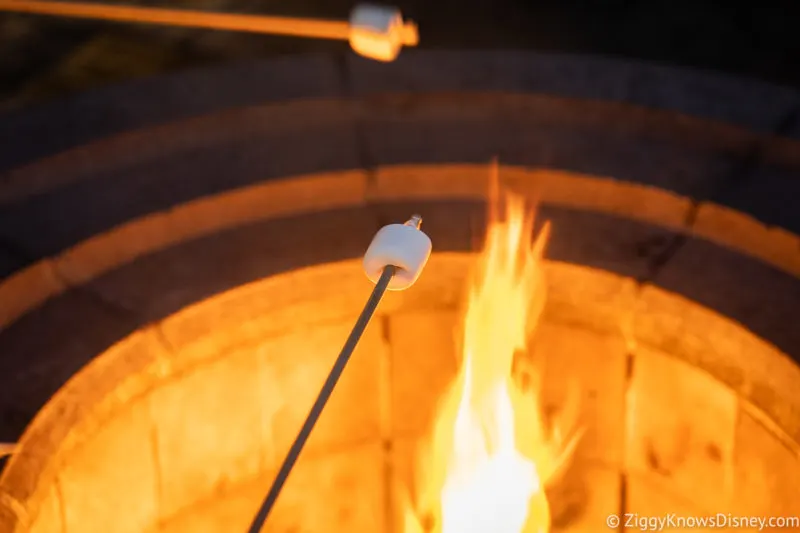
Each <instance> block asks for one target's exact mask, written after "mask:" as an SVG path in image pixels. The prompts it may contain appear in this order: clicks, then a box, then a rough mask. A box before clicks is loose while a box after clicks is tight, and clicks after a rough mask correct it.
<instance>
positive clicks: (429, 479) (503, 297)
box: [405, 165, 577, 533]
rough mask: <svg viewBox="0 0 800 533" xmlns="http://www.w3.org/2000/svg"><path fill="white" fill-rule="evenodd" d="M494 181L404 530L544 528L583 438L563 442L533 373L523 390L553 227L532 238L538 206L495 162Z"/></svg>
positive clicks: (466, 532)
mask: <svg viewBox="0 0 800 533" xmlns="http://www.w3.org/2000/svg"><path fill="white" fill-rule="evenodd" d="M490 183H491V185H492V186H491V190H490V198H489V224H488V229H487V235H486V242H485V246H484V250H483V252H482V254H481V256H480V258H479V262H478V269H477V271H476V275H475V276H474V279H473V281H472V284H471V287H470V292H469V298H468V306H467V309H466V313H465V316H464V319H463V334H462V337H461V345H462V346H461V353H462V361H461V366H460V370H459V373H458V375H457V377H456V379H455V381H454V383H453V384H452V386H451V389H450V390H449V391H448V393H447V394H446V395H445V397H444V399H443V402H442V405H441V407H440V410H439V413H438V415H437V417H436V420H435V424H434V427H433V433H432V438H431V442H430V443H429V447H428V448H426V449H423V450H422V451H423V453H422V456H421V460H422V461H421V463H420V466H419V468H418V472H417V479H416V480H415V481H416V484H417V485H418V487H417V488H418V494H417V499H416V500H417V501H416V503H417V506H416V512H414V511H412V510H411V509H410V508H407V513H406V516H405V518H406V524H405V533H422V532H423V531H428V532H436V533H546V532H548V531H549V530H550V523H551V516H550V506H549V503H548V501H547V496H546V495H545V490H544V489H545V484H546V482H548V481H549V480H551V479H553V478H555V477H556V476H557V474H558V473H559V471H560V467H561V466H563V464H564V462H565V459H566V457H568V456H569V455H570V453H571V450H572V449H573V448H574V445H575V441H576V439H577V437H574V438H572V439H569V440H567V441H564V442H562V440H561V439H560V438H559V436H560V433H558V432H557V431H556V432H554V431H553V430H552V429H548V426H549V424H548V423H547V421H546V420H545V419H544V417H543V415H542V412H541V409H540V404H539V403H540V402H539V398H538V396H539V395H538V393H537V389H538V388H537V386H536V384H535V382H536V380H534V386H533V388H532V390H524V389H523V388H522V387H521V385H520V383H519V380H515V376H514V373H513V372H512V369H513V367H514V362H515V356H516V355H517V354H519V353H521V352H524V351H525V350H526V346H527V341H528V339H529V338H530V336H531V334H532V332H533V329H534V328H535V326H536V324H537V323H538V321H539V317H540V315H541V312H542V309H543V306H544V302H545V279H544V272H543V267H542V255H543V252H544V249H545V247H546V245H547V241H548V238H549V234H550V226H549V224H545V225H544V228H543V229H542V230H541V231H540V232H539V233H538V234H537V235H536V237H535V239H532V236H533V232H534V220H535V212H534V210H532V209H527V208H526V204H525V202H524V200H523V199H522V198H520V197H518V196H515V195H513V194H509V193H506V194H504V195H503V196H502V198H501V196H500V194H499V192H498V177H497V166H496V165H494V166H493V172H492V179H491V180H490ZM501 200H502V201H501ZM501 212H502V216H501ZM531 241H533V243H532V244H531ZM420 516H426V517H429V518H431V519H432V520H431V522H432V523H424V522H425V521H424V520H423V521H421V520H420V518H419V517H420Z"/></svg>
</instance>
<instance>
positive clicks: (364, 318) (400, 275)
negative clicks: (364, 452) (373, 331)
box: [248, 215, 431, 533]
mask: <svg viewBox="0 0 800 533" xmlns="http://www.w3.org/2000/svg"><path fill="white" fill-rule="evenodd" d="M421 225H422V217H420V216H419V215H414V216H412V217H411V219H410V220H409V221H408V222H406V223H405V224H392V225H389V226H385V227H384V228H383V229H381V231H379V232H378V233H377V234H376V235H375V238H374V239H373V241H372V244H371V245H370V247H369V249H368V250H367V253H366V254H365V257H364V267H365V270H366V271H367V275H368V276H370V278H371V279H373V281H375V288H374V289H372V294H371V295H370V297H369V299H368V300H367V303H366V305H365V306H364V309H363V310H362V311H361V315H360V316H359V317H358V320H357V321H356V324H355V326H353V329H352V331H351V332H350V336H349V337H348V338H347V341H345V343H344V347H343V348H342V351H341V352H340V353H339V356H338V357H337V358H336V361H335V362H334V364H333V367H332V368H331V371H330V373H329V374H328V377H327V379H326V380H325V383H324V384H323V385H322V389H320V391H319V394H318V395H317V399H316V401H315V402H314V405H313V406H312V407H311V410H310V411H309V413H308V416H307V417H306V420H305V422H304V423H303V426H302V427H301V428H300V432H299V433H298V434H297V437H296V438H295V440H294V442H293V443H292V446H291V448H289V452H288V453H287V454H286V458H285V459H284V460H283V464H282V465H281V468H280V470H278V474H277V475H276V476H275V480H274V481H273V482H272V486H271V487H270V489H269V492H268V493H267V496H266V497H265V498H264V501H263V502H262V504H261V507H260V508H259V510H258V512H257V513H256V516H255V518H254V519H253V522H252V524H251V525H250V529H249V530H248V533H261V529H262V528H263V527H264V523H265V522H266V520H267V517H268V516H269V513H270V511H272V508H273V507H274V506H275V502H276V501H277V500H278V496H279V495H280V493H281V490H282V489H283V486H284V484H285V483H286V480H287V479H288V477H289V474H290V473H291V472H292V469H293V468H294V465H295V463H296V462H297V459H298V457H299V456H300V453H301V452H302V451H303V447H304V446H305V444H306V441H307V440H308V437H309V436H310V435H311V431H312V430H313V429H314V425H315V424H316V423H317V420H318V419H319V416H320V415H321V414H322V410H323V409H324V408H325V404H326V403H327V402H328V399H329V398H330V396H331V393H332V392H333V389H334V388H335V387H336V383H337V382H338V381H339V378H340V377H341V375H342V372H343V371H344V368H345V366H346V365H347V362H348V361H349V360H350V356H351V355H352V354H353V351H354V350H355V348H356V346H357V345H358V341H359V340H360V339H361V335H362V334H363V333H364V330H365V329H366V328H367V325H368V324H369V321H370V319H371V318H372V316H373V315H374V314H375V310H376V309H377V308H378V304H379V303H380V301H381V299H382V298H383V295H384V294H385V293H386V291H387V290H403V289H406V288H408V287H410V286H411V285H412V284H413V283H414V282H415V281H416V279H417V278H418V277H419V274H420V273H421V271H422V269H423V268H424V266H425V264H426V263H427V260H428V257H429V255H430V251H431V242H430V239H429V238H428V237H427V235H425V234H424V233H422V231H419V230H420V226H421ZM392 260H394V261H395V262H396V263H398V264H402V265H403V267H402V268H401V267H398V266H395V265H394V264H390V263H389V261H392ZM379 264H380V265H381V268H382V272H381V274H380V277H378V278H377V280H375V279H374V272H375V266H376V265H379ZM393 281H395V282H396V283H395V287H394V288H393V287H392V286H391V283H392V282H393Z"/></svg>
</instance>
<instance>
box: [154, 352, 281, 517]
mask: <svg viewBox="0 0 800 533" xmlns="http://www.w3.org/2000/svg"><path fill="white" fill-rule="evenodd" d="M177 356H178V357H179V354H178V355H177ZM272 386H274V385H273V383H271V382H269V381H266V380H265V379H263V378H262V376H261V373H260V372H259V361H258V356H257V353H255V352H250V353H248V352H243V353H236V354H230V355H227V356H225V357H222V358H221V359H219V360H218V361H215V362H211V363H208V364H206V365H203V366H200V367H199V368H196V369H194V370H193V371H189V372H187V373H185V374H184V375H178V376H174V377H173V379H172V380H171V381H170V382H169V383H166V384H164V385H163V386H161V387H159V388H158V389H156V390H154V391H153V392H152V393H151V394H150V395H149V398H148V399H147V402H148V404H149V407H150V410H151V413H152V418H153V424H154V432H155V433H154V439H155V447H156V451H157V454H158V465H159V469H160V471H159V476H160V477H159V480H160V484H161V490H160V501H159V510H160V513H162V514H164V515H167V516H168V515H171V514H173V513H174V512H177V510H178V509H181V508H182V507H184V506H187V505H189V504H191V503H192V502H193V501H194V500H195V499H196V498H198V495H203V494H209V493H213V492H215V491H218V490H219V489H220V487H221V486H224V485H225V484H229V483H236V482H238V481H239V480H241V479H243V478H250V477H253V476H255V475H256V474H257V473H258V472H259V471H260V469H261V468H262V467H263V466H264V465H263V457H262V450H263V449H264V446H265V442H266V439H267V437H268V436H267V435H264V434H263V415H262V412H263V409H264V408H265V406H264V405H262V400H263V389H265V388H266V389H269V388H271V387H272Z"/></svg>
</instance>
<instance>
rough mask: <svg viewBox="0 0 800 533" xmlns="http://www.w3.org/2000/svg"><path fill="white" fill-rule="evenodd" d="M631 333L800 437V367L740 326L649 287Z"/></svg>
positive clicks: (681, 298) (638, 304)
mask: <svg viewBox="0 0 800 533" xmlns="http://www.w3.org/2000/svg"><path fill="white" fill-rule="evenodd" d="M731 298H733V295H732V294H731ZM765 311H768V309H765ZM633 329H634V333H635V336H636V338H637V339H638V342H639V343H641V344H644V345H647V346H651V347H653V348H656V349H657V350H659V351H661V352H664V353H669V354H672V355H674V356H675V357H678V358H680V359H683V360H684V361H686V362H687V363H689V364H690V365H692V366H695V367H698V368H700V369H702V370H704V371H706V372H708V373H710V374H711V375H712V376H714V377H715V378H716V379H718V380H719V381H721V382H723V383H725V384H727V385H728V386H730V387H732V388H733V389H734V390H736V392H737V393H738V394H740V395H741V396H743V397H745V398H747V399H748V400H749V401H750V402H752V403H754V404H755V405H756V406H758V407H759V408H760V409H762V410H763V411H765V412H766V413H768V415H769V416H770V418H772V419H774V420H775V421H776V422H777V423H778V424H779V425H780V426H781V427H782V428H783V430H784V431H786V432H787V433H788V434H789V435H791V436H792V437H793V438H794V439H798V438H800V400H798V399H797V395H796V393H795V391H796V388H797V385H796V384H797V383H798V382H800V368H798V367H797V365H796V364H795V363H794V362H793V361H792V360H791V359H790V358H789V357H787V356H786V355H785V354H783V353H781V352H780V351H779V350H777V349H776V348H775V346H774V345H771V344H770V343H769V342H765V340H762V339H759V338H758V337H757V336H756V335H754V334H753V332H751V331H748V330H747V329H746V328H745V327H742V324H739V323H736V322H734V321H733V320H730V319H728V318H726V317H724V316H722V315H721V314H720V313H719V312H717V311H712V310H710V309H708V308H706V307H703V306H701V305H699V304H697V303H696V302H694V301H691V300H688V299H687V298H685V297H683V296H679V295H677V294H672V293H668V292H666V291H663V290H661V289H659V288H657V287H653V286H650V285H647V286H645V287H643V289H642V291H641V294H640V297H639V300H638V302H637V311H636V315H635V318H634V328H633Z"/></svg>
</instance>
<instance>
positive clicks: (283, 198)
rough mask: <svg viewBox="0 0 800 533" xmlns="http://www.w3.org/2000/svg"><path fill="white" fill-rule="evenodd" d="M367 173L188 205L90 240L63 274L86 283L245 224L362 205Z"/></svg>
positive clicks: (65, 257) (293, 182) (72, 253)
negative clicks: (110, 272)
mask: <svg viewBox="0 0 800 533" xmlns="http://www.w3.org/2000/svg"><path fill="white" fill-rule="evenodd" d="M365 183H366V174H365V173H363V172H358V171H350V172H342V173H330V174H320V175H310V176H305V177H299V178H291V179H286V180H275V181H270V182H267V183H263V184H259V185H253V186H250V187H246V188H244V189H240V190H235V191H231V192H227V193H221V194H219V195H217V196H213V197H210V198H202V199H198V200H195V201H192V202H188V203H186V204H183V205H181V206H179V207H177V208H175V209H170V210H168V211H165V212H159V213H154V214H152V215H149V216H146V217H143V218H140V219H137V220H134V221H132V222H129V223H127V224H125V225H123V226H121V227H118V228H115V229H114V230H112V231H110V232H106V233H103V234H101V235H98V236H95V237H92V238H90V239H89V240H87V241H84V242H82V243H80V244H78V245H77V246H75V247H73V248H70V249H69V250H67V251H65V252H64V253H63V254H61V255H60V256H59V257H58V258H57V261H56V265H57V267H58V269H59V272H60V273H61V274H62V275H63V276H64V277H65V278H66V279H68V280H69V282H70V283H71V284H75V285H78V284H81V283H85V282H87V281H90V280H92V279H93V278H95V277H97V276H99V275H101V274H103V273H105V272H107V271H109V270H113V269H114V268H115V267H118V266H121V265H123V264H126V263H128V262H130V261H133V260H134V259H136V258H137V257H139V256H143V255H148V254H150V253H154V252H157V251H159V250H162V249H164V248H169V247H170V246H175V245H180V244H181V243H183V242H185V241H190V240H193V239H197V238H200V237H203V236H206V235H209V234H213V233H215V232H219V231H225V230H228V229H231V228H234V227H237V226H240V225H247V224H251V223H257V222H261V221H264V220H266V219H271V218H276V217H280V216H287V215H288V216H291V215H297V214H302V213H306V212H308V211H315V210H322V211H325V210H329V209H335V208H341V207H344V206H349V205H357V204H359V203H360V202H361V201H362V200H363V198H364V188H365Z"/></svg>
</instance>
